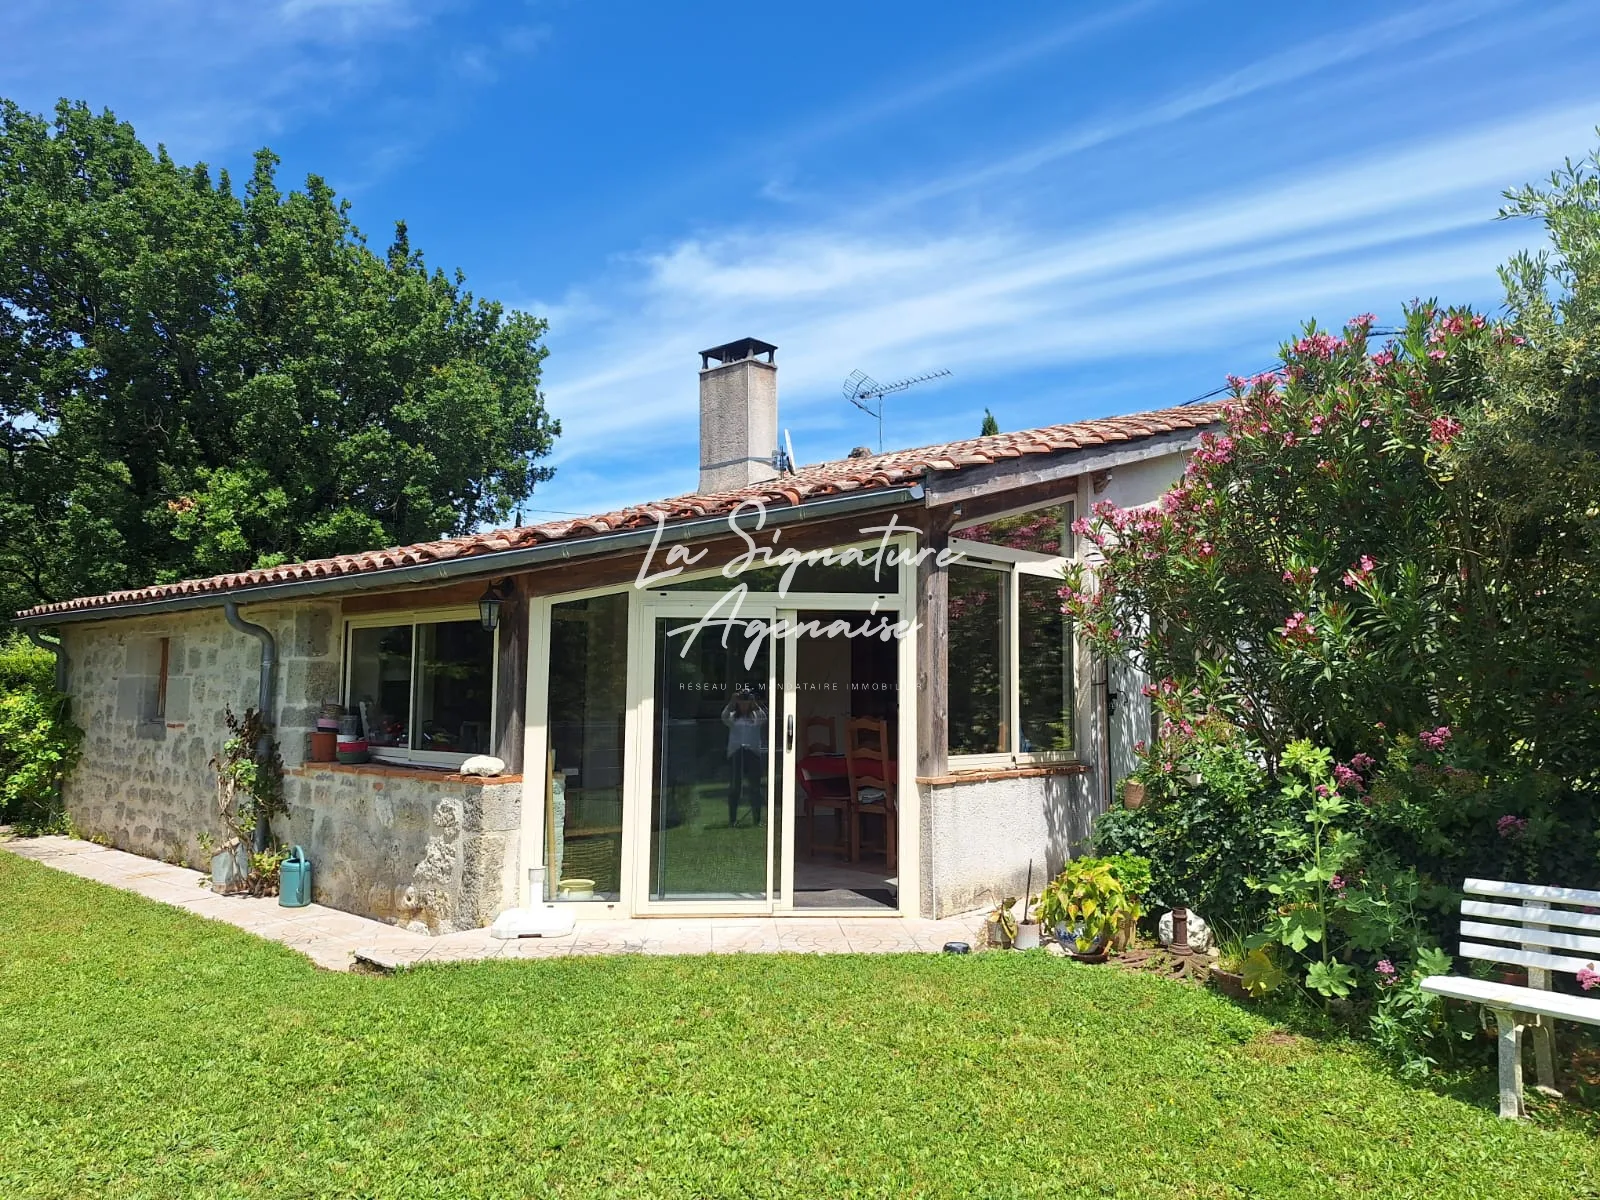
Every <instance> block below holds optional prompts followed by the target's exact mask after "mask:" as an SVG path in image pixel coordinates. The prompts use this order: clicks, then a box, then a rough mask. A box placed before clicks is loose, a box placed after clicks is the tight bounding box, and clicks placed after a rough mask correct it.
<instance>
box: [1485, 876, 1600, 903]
mask: <svg viewBox="0 0 1600 1200" xmlns="http://www.w3.org/2000/svg"><path fill="white" fill-rule="evenodd" d="M1461 890H1462V891H1464V892H1465V893H1466V894H1467V895H1469V896H1498V897H1500V898H1501V899H1502V900H1554V901H1557V902H1559V903H1562V904H1589V905H1593V906H1594V907H1596V908H1600V892H1586V891H1584V890H1583V889H1582V888H1564V887H1549V886H1547V885H1545V884H1539V883H1506V882H1504V881H1503V880H1499V879H1469V880H1467V881H1466V883H1464V884H1463V885H1462V887H1461Z"/></svg>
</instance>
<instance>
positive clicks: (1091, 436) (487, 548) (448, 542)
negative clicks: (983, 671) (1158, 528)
mask: <svg viewBox="0 0 1600 1200" xmlns="http://www.w3.org/2000/svg"><path fill="white" fill-rule="evenodd" d="M1220 416H1221V409H1220V407H1219V406H1218V405H1216V404H1190V405H1184V406H1182V407H1179V408H1164V409H1158V410H1156V411H1154V412H1144V413H1132V414H1129V415H1127V416H1121V417H1102V418H1099V419H1096V420H1092V421H1075V422H1072V423H1071V424H1067V425H1046V426H1044V427H1043V428H1041V429H1023V430H1018V431H1017V432H1015V433H998V434H993V435H991V436H989V437H976V438H968V439H967V440H965V441H960V442H947V443H945V444H944V445H941V446H922V447H919V448H916V449H912V450H895V451H891V452H890V453H887V454H878V455H873V456H870V457H864V458H844V459H838V460H836V461H834V462H825V463H817V464H815V465H814V466H809V467H801V468H799V469H798V470H797V471H795V472H794V473H793V474H791V475H784V476H781V477H779V478H777V479H772V480H768V481H766V482H764V483H759V484H756V485H754V486H751V487H747V488H740V489H738V490H737V491H731V492H720V493H713V494H702V493H690V494H688V495H684V496H674V497H672V498H671V499H668V500H659V501H656V502H654V503H651V504H636V505H633V506H631V507H629V508H623V509H618V510H616V511H615V512H609V513H600V514H597V515H595V516H592V517H576V518H572V519H570V520H565V521H547V522H545V523H543V524H540V525H523V526H519V527H517V528H514V529H496V530H492V531H490V532H487V533H474V534H469V535H468V536H466V537H456V538H444V539H441V540H440V541H436V542H419V543H417V544H416V545H413V546H395V547H392V548H390V549H387V550H367V551H363V552H362V553H360V554H339V555H335V556H334V557H332V558H319V559H313V560H311V561H310V562H301V563H286V564H284V565H283V566H280V567H266V568H263V569H261V570H256V571H238V572H235V573H233V574H230V575H213V576H211V577H210V578H209V579H188V580H184V581H183V582H182V583H168V584H160V585H157V586H154V587H145V588H130V589H128V590H126V591H120V592H109V593H107V594H106V595H103V596H85V597H81V598H79V599H76V600H64V601H61V602H59V603H56V604H41V605H37V606H36V607H34V608H30V609H27V610H25V611H24V612H20V613H18V614H17V616H18V617H19V618H24V617H26V618H38V617H43V616H50V615H55V614H67V613H77V612H82V611H84V610H87V609H97V608H115V607H118V606H121V605H129V604H146V603H151V602H156V601H162V600H167V599H174V598H178V597H187V596H201V595H206V594H210V593H217V594H221V593H226V592H233V591H238V590H241V589H244V588H254V587H262V586H265V585H269V584H281V583H295V582H300V581H309V580H317V579H333V578H338V577H341V576H347V575H365V574H368V573H370V572H374V571H384V570H389V569H393V568H397V567H412V566H422V565H426V564H430V563H446V562H452V561H455V560H457V559H462V558H471V557H473V556H475V555H483V554H493V553H497V552H500V551H505V550H519V549H523V548H526V547H531V546H536V545H539V544H541V543H545V542H557V541H571V540H581V539H583V538H586V537H596V536H600V535H602V534H608V533H616V532H618V531H622V530H629V529H644V528H649V527H651V526H653V525H654V524H655V523H656V520H657V517H658V514H659V515H662V516H664V517H665V518H666V520H667V521H668V522H669V523H671V522H674V521H683V520H691V519H694V518H697V517H708V516H719V515H721V514H723V513H727V512H730V511H732V510H733V509H734V508H735V507H737V506H738V505H739V504H741V503H743V502H745V501H747V500H761V501H763V502H764V503H765V504H767V505H768V506H769V507H780V506H784V505H793V504H799V503H801V502H803V501H807V500H816V499H819V498H821V497H824V496H831V495H840V494H843V493H847V492H849V493H868V492H872V491H875V490H885V489H889V488H896V487H906V486H909V485H911V484H915V483H920V482H921V481H922V480H923V479H924V478H926V477H927V476H928V475H930V474H935V473H943V472H951V471H960V470H962V469H963V468H967V467H975V466H984V465H987V464H989V463H994V462H1000V461H1002V460H1005V459H1015V458H1020V457H1022V456H1024V455H1035V454H1038V455H1044V454H1058V453H1062V452H1066V451H1072V450H1084V449H1089V448H1092V447H1096V446H1107V445H1113V444H1116V443H1120V442H1133V441H1138V440H1139V439H1141V438H1146V437H1155V436H1157V435H1159V434H1165V433H1175V432H1181V431H1183V430H1187V429H1199V428H1202V427H1204V426H1206V425H1209V424H1212V423H1213V422H1215V421H1217V420H1218V419H1220Z"/></svg>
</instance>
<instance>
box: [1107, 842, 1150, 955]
mask: <svg viewBox="0 0 1600 1200" xmlns="http://www.w3.org/2000/svg"><path fill="white" fill-rule="evenodd" d="M1105 862H1106V865H1107V866H1109V867H1110V868H1111V874H1112V876H1113V877H1114V878H1115V879H1116V881H1117V882H1118V883H1119V884H1121V885H1122V890H1123V892H1124V893H1125V894H1126V896H1127V898H1128V908H1127V911H1126V912H1125V913H1124V914H1123V916H1122V924H1120V925H1119V926H1117V932H1116V933H1115V934H1113V935H1112V938H1111V948H1112V949H1113V950H1117V951H1119V952H1120V951H1122V950H1126V949H1127V948H1128V947H1129V946H1130V945H1131V944H1132V943H1133V936H1134V933H1135V932H1136V928H1137V925H1138V921H1139V918H1140V917H1142V916H1144V898H1145V896H1146V895H1148V894H1149V892H1150V860H1149V859H1148V858H1145V857H1143V856H1142V855H1138V854H1113V855H1110V856H1109V857H1108V858H1106V860H1105Z"/></svg>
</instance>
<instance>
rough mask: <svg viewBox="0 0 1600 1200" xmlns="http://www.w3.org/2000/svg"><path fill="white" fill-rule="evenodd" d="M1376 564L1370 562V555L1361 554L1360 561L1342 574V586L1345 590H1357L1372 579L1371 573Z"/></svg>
mask: <svg viewBox="0 0 1600 1200" xmlns="http://www.w3.org/2000/svg"><path fill="white" fill-rule="evenodd" d="M1377 566H1378V564H1377V563H1375V562H1374V561H1373V560H1372V555H1370V554H1363V555H1362V556H1361V558H1360V560H1359V561H1358V562H1357V563H1356V564H1355V566H1353V567H1351V568H1350V569H1349V570H1347V571H1346V572H1345V573H1344V580H1343V582H1344V585H1345V587H1347V588H1358V587H1360V586H1361V585H1362V584H1363V583H1365V582H1367V580H1369V579H1371V578H1372V572H1373V571H1374V570H1375V569H1376V568H1377Z"/></svg>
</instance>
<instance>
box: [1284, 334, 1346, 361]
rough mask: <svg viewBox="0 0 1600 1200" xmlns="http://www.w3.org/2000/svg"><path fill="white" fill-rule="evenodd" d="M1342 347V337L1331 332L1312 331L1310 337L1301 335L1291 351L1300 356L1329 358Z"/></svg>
mask: <svg viewBox="0 0 1600 1200" xmlns="http://www.w3.org/2000/svg"><path fill="white" fill-rule="evenodd" d="M1343 349H1344V341H1343V339H1342V338H1336V337H1334V336H1333V335H1332V334H1331V333H1313V334H1312V335H1311V336H1310V337H1303V338H1301V339H1300V340H1299V341H1298V342H1296V343H1295V344H1294V346H1293V348H1292V350H1293V353H1295V354H1297V355H1299V356H1300V357H1301V358H1321V359H1329V358H1332V357H1333V356H1334V354H1336V353H1337V352H1338V351H1340V350H1343Z"/></svg>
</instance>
